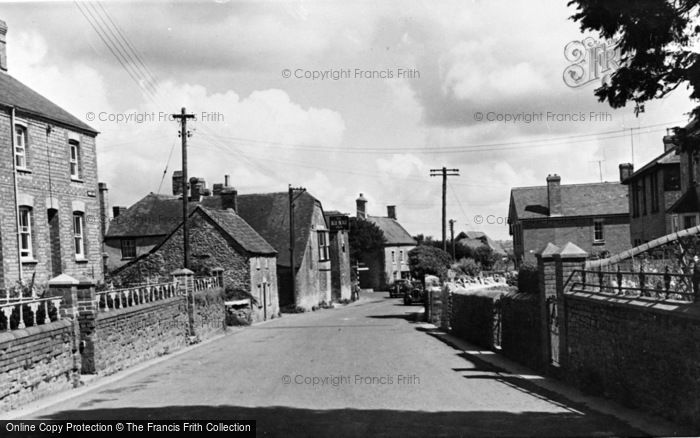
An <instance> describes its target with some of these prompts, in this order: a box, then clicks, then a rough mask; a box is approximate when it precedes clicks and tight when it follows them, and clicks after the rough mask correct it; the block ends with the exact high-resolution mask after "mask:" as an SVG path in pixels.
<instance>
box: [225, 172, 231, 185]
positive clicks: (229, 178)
mask: <svg viewBox="0 0 700 438" xmlns="http://www.w3.org/2000/svg"><path fill="white" fill-rule="evenodd" d="M230 180H231V175H229V174H228V173H227V174H226V175H224V187H229V186H230V185H231V181H230Z"/></svg>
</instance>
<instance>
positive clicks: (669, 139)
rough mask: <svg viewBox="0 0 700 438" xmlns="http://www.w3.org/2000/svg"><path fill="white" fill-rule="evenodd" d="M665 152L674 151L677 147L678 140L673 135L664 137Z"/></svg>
mask: <svg viewBox="0 0 700 438" xmlns="http://www.w3.org/2000/svg"><path fill="white" fill-rule="evenodd" d="M663 141H664V152H668V151H669V150H671V149H673V148H675V147H676V143H675V141H676V138H675V137H674V136H673V135H664V140H663Z"/></svg>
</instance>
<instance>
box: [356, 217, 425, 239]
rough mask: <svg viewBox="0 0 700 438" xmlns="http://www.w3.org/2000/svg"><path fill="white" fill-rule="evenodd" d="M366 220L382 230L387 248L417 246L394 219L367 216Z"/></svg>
mask: <svg viewBox="0 0 700 438" xmlns="http://www.w3.org/2000/svg"><path fill="white" fill-rule="evenodd" d="M367 220H368V221H370V222H372V223H374V225H376V226H377V228H379V229H380V230H382V232H383V233H384V237H385V238H386V243H385V245H387V246H391V245H417V244H418V242H416V240H415V239H414V238H413V237H411V235H410V234H409V233H408V231H406V229H405V228H404V227H403V226H401V224H400V223H399V222H398V221H397V220H396V219H392V218H390V217H381V216H367Z"/></svg>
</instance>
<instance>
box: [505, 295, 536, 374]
mask: <svg viewBox="0 0 700 438" xmlns="http://www.w3.org/2000/svg"><path fill="white" fill-rule="evenodd" d="M542 322H543V318H542V315H541V312H540V303H539V296H538V295H535V294H522V293H508V294H506V295H504V296H503V297H502V298H501V352H502V353H503V355H504V356H507V357H509V358H511V359H513V360H515V361H518V362H520V363H522V364H524V365H526V366H528V367H530V368H533V369H541V368H542V366H543V364H542V349H543V348H544V343H543V340H542V326H541V324H542Z"/></svg>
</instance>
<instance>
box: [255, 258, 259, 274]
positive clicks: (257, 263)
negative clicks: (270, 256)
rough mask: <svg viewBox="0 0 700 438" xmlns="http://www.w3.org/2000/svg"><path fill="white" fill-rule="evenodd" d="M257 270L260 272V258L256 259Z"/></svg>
mask: <svg viewBox="0 0 700 438" xmlns="http://www.w3.org/2000/svg"><path fill="white" fill-rule="evenodd" d="M255 269H257V270H258V271H259V270H260V257H255Z"/></svg>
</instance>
